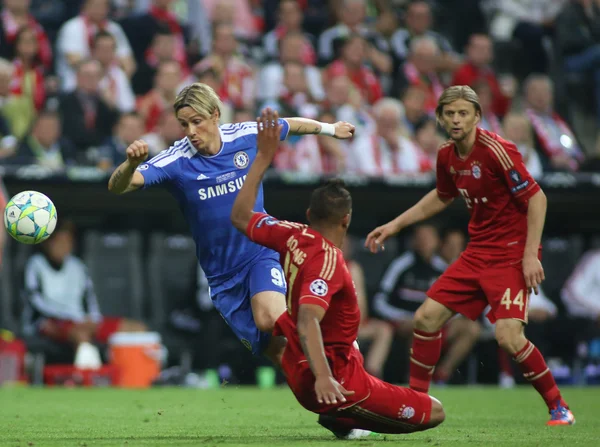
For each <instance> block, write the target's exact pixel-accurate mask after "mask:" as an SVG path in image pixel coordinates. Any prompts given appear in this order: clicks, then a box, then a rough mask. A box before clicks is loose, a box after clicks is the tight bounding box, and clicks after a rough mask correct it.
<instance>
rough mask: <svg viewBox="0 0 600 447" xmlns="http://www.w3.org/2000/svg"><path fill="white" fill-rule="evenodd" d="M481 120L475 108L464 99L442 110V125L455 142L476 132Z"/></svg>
mask: <svg viewBox="0 0 600 447" xmlns="http://www.w3.org/2000/svg"><path fill="white" fill-rule="evenodd" d="M479 119H480V116H479V112H477V111H476V110H475V106H474V105H473V104H472V103H470V102H469V101H466V100H464V99H457V100H456V101H454V102H451V103H450V104H447V105H445V106H444V109H443V110H442V124H443V125H444V129H446V132H448V135H450V138H452V139H453V140H454V141H462V140H464V139H465V138H467V136H469V135H470V134H471V132H473V131H474V130H475V126H477V123H478V122H479Z"/></svg>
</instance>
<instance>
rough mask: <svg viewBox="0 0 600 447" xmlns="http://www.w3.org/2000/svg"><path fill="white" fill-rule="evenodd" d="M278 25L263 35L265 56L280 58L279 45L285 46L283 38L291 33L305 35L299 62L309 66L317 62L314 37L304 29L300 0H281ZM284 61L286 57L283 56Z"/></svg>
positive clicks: (267, 57)
mask: <svg viewBox="0 0 600 447" xmlns="http://www.w3.org/2000/svg"><path fill="white" fill-rule="evenodd" d="M277 15H278V20H277V25H276V27H275V29H273V30H272V31H269V32H268V33H267V34H265V36H264V37H263V48H264V52H265V58H266V59H267V60H273V59H278V58H279V47H280V46H283V40H284V38H285V37H286V36H288V35H289V34H290V33H295V34H301V35H302V36H304V40H303V41H302V45H301V48H300V50H299V52H300V60H299V62H301V63H303V64H306V65H307V66H310V65H315V64H316V63H317V53H316V52H315V47H314V43H313V37H312V36H311V35H310V34H308V33H304V32H303V31H302V20H303V14H302V9H301V8H300V5H299V4H298V0H281V1H280V2H279V6H278V8H277ZM281 59H282V60H283V61H284V60H285V59H284V58H281Z"/></svg>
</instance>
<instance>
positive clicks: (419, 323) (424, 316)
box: [413, 306, 444, 332]
mask: <svg viewBox="0 0 600 447" xmlns="http://www.w3.org/2000/svg"><path fill="white" fill-rule="evenodd" d="M443 325H444V321H441V318H440V315H439V314H438V313H437V312H436V311H435V309H431V308H428V307H426V306H421V307H419V308H418V309H417V311H416V312H415V316H414V318H413V328H414V329H418V330H420V331H425V332H435V331H439V330H440V329H441V328H442V326H443Z"/></svg>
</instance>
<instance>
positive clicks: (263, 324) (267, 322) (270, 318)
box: [254, 309, 277, 334]
mask: <svg viewBox="0 0 600 447" xmlns="http://www.w3.org/2000/svg"><path fill="white" fill-rule="evenodd" d="M275 321H277V317H275V315H273V314H272V313H271V312H269V310H268V309H265V310H261V311H259V312H256V313H255V314H254V322H255V323H256V327H257V328H258V330H259V331H261V332H266V333H268V334H270V333H271V332H273V329H274V328H275Z"/></svg>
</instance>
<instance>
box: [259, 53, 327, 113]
mask: <svg viewBox="0 0 600 447" xmlns="http://www.w3.org/2000/svg"><path fill="white" fill-rule="evenodd" d="M306 74H307V72H306V70H305V67H304V66H303V65H302V64H301V63H299V62H287V63H286V64H285V65H284V66H283V85H282V88H281V90H280V93H279V97H278V98H276V100H275V101H267V103H266V104H263V105H262V106H261V107H260V108H263V107H266V106H270V107H272V108H275V109H277V110H279V112H280V115H282V116H315V115H316V114H317V113H318V108H317V106H316V104H315V103H316V101H315V100H314V98H313V97H312V94H311V91H310V89H309V86H308V83H307V79H306Z"/></svg>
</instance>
